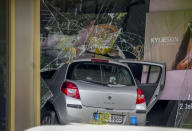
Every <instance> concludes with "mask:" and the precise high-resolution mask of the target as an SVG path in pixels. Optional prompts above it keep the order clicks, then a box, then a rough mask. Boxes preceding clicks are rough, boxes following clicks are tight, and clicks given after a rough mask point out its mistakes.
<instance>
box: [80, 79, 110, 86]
mask: <svg viewBox="0 0 192 131" xmlns="http://www.w3.org/2000/svg"><path fill="white" fill-rule="evenodd" d="M78 81H86V82H90V83H94V84H99V85H103V86H108V83H103V82H100V81H93V80H78Z"/></svg>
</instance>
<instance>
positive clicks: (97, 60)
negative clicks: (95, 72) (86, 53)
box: [91, 59, 109, 63]
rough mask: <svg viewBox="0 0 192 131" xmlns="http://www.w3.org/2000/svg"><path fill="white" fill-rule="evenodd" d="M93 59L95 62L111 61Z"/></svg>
mask: <svg viewBox="0 0 192 131" xmlns="http://www.w3.org/2000/svg"><path fill="white" fill-rule="evenodd" d="M91 61H93V62H105V63H109V61H108V60H102V59H91Z"/></svg>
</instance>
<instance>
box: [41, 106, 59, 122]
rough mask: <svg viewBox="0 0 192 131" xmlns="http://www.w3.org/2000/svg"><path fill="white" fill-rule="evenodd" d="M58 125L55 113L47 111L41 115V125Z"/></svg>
mask: <svg viewBox="0 0 192 131" xmlns="http://www.w3.org/2000/svg"><path fill="white" fill-rule="evenodd" d="M57 124H59V121H58V118H57V115H56V112H55V111H54V110H51V109H48V110H45V111H43V112H42V114H41V125H57Z"/></svg>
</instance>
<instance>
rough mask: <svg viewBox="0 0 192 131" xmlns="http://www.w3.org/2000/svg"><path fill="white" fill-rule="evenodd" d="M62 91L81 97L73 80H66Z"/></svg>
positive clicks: (68, 94)
mask: <svg viewBox="0 0 192 131" xmlns="http://www.w3.org/2000/svg"><path fill="white" fill-rule="evenodd" d="M61 91H62V92H63V93H64V94H65V95H67V96H70V97H73V98H76V99H80V95H79V90H78V88H77V86H76V85H75V84H73V83H72V82H68V81H64V82H63V84H62V86H61Z"/></svg>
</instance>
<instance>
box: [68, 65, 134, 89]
mask: <svg viewBox="0 0 192 131" xmlns="http://www.w3.org/2000/svg"><path fill="white" fill-rule="evenodd" d="M67 79H71V80H85V81H94V82H100V83H105V84H112V85H129V86H130V85H134V82H133V79H132V77H131V75H130V72H129V70H128V69H127V68H126V67H124V66H121V65H116V64H110V63H99V62H97V63H95V62H76V63H73V64H71V65H70V66H69V70H68V74H67Z"/></svg>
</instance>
